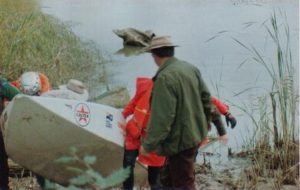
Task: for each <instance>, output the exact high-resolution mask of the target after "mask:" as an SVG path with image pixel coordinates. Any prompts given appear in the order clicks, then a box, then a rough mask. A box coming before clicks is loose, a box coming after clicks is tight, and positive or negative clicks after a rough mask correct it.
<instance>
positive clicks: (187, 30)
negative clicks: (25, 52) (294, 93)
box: [41, 0, 299, 150]
mask: <svg viewBox="0 0 300 190" xmlns="http://www.w3.org/2000/svg"><path fill="white" fill-rule="evenodd" d="M298 3H299V2H298V1H297V0H290V1H287V0H273V1H272V0H261V1H259V0H257V1H255V0H222V1H217V0H184V1H182V0H148V1H147V0H139V1H136V0H109V1H107V0H41V7H42V10H43V11H44V12H45V13H48V14H51V15H53V16H55V17H57V18H58V19H60V20H62V21H67V22H70V23H71V24H72V30H73V31H74V32H75V33H76V34H77V35H78V36H80V37H81V38H82V39H84V40H91V41H93V42H95V43H96V44H97V45H98V46H99V48H100V49H101V50H102V51H103V52H104V53H105V54H106V56H107V57H108V58H110V59H112V60H113V63H112V64H110V65H109V67H108V69H109V71H110V72H111V73H112V77H111V78H110V83H111V84H112V85H113V84H118V85H125V86H126V87H127V88H128V89H129V90H130V93H131V95H133V93H134V91H135V79H136V77H137V76H147V77H151V76H153V75H154V74H155V72H156V70H157V67H156V65H155V64H154V62H153V60H152V58H151V56H150V55H149V54H142V55H139V56H129V57H126V56H124V55H120V54H115V53H116V52H117V51H118V50H120V49H122V48H123V45H122V40H121V38H119V37H117V36H116V35H115V34H114V33H113V32H112V30H113V29H123V28H127V27H133V28H137V29H140V30H147V29H151V30H152V31H154V32H155V33H156V34H157V35H170V36H172V39H173V41H174V43H175V44H178V45H180V47H178V48H176V57H178V58H180V59H183V60H186V61H188V62H190V63H192V64H194V65H196V66H197V67H198V68H199V69H200V71H201V73H202V75H203V78H204V79H205V81H206V82H207V83H208V85H209V87H210V90H211V91H212V94H214V95H216V96H218V97H219V98H220V99H221V100H223V101H225V102H226V103H228V104H229V105H231V112H232V113H233V114H234V115H235V116H236V118H237V120H238V125H237V127H236V128H235V129H234V130H232V129H230V128H227V132H228V134H229V137H230V140H229V143H228V145H227V146H228V147H233V148H238V149H240V148H241V146H242V144H243V143H244V142H245V141H246V140H247V139H248V137H249V136H250V133H251V131H252V129H253V126H252V123H251V122H250V121H249V119H248V117H247V116H246V115H245V114H244V113H243V112H242V111H241V110H240V109H238V108H236V107H235V106H233V105H232V104H235V105H240V106H241V105H242V104H243V103H245V104H246V105H250V104H251V103H252V102H253V101H254V98H255V97H257V96H258V95H260V94H263V93H266V92H267V90H269V89H270V88H271V85H270V84H271V83H270V78H269V77H268V76H267V73H266V72H265V70H264V69H263V67H262V66H259V65H257V64H254V63H253V62H252V63H248V64H244V65H243V66H242V67H240V64H241V63H242V62H243V61H244V60H245V59H246V58H249V54H248V53H247V52H246V51H245V49H243V48H242V47H241V46H240V45H238V44H237V43H236V42H235V41H234V40H233V38H235V39H238V40H240V41H242V42H244V43H245V44H251V45H253V46H254V47H256V48H257V49H258V50H259V51H261V52H262V54H263V55H265V56H266V57H267V60H268V61H274V59H275V54H274V45H273V44H272V42H271V39H270V37H267V32H266V30H265V28H264V27H263V26H262V23H263V22H264V21H265V20H266V19H268V18H270V16H271V14H272V12H273V10H274V9H275V10H281V11H282V12H284V13H286V15H287V19H288V20H287V21H288V24H289V26H290V33H291V34H290V35H291V39H292V40H291V48H292V50H293V59H294V62H295V70H296V71H298V70H299V66H298V60H299V59H298V57H299V56H298V49H299V48H298V42H299V41H298V34H299V26H298V22H299V21H298V13H299V10H298V6H299V5H298ZM252 22H253V23H254V24H253V25H251V26H249V27H247V26H248V24H249V23H252ZM213 37H215V38H214V39H212V40H209V39H211V38H213ZM298 76H299V75H298V72H297V76H296V77H297V79H298ZM248 88H253V90H251V91H246V92H245V93H242V94H241V95H239V96H235V95H236V94H238V93H239V92H242V91H244V90H245V89H248ZM213 133H215V131H213ZM227 146H224V145H222V149H224V150H225V149H226V148H227Z"/></svg>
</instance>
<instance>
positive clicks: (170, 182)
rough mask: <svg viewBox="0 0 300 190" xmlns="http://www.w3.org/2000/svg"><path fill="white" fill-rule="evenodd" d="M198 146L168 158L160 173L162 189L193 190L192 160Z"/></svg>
mask: <svg viewBox="0 0 300 190" xmlns="http://www.w3.org/2000/svg"><path fill="white" fill-rule="evenodd" d="M197 149H198V146H196V147H193V148H190V149H187V150H184V151H181V152H179V153H178V154H175V155H172V156H168V157H167V160H166V162H165V165H164V166H163V168H162V171H161V183H162V185H163V186H164V189H172V190H173V189H174V190H175V189H176V190H195V189H196V187H195V184H194V182H195V175H194V160H195V155H196V150H197Z"/></svg>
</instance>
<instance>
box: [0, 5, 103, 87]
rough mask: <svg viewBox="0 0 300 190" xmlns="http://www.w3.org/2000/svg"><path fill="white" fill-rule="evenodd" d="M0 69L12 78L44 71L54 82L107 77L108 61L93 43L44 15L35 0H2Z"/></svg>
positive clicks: (55, 83) (0, 15)
mask: <svg viewBox="0 0 300 190" xmlns="http://www.w3.org/2000/svg"><path fill="white" fill-rule="evenodd" d="M0 28H1V30H0V49H1V53H0V71H1V73H2V75H4V76H5V77H7V78H8V79H10V80H14V79H17V78H18V77H19V76H20V74H21V73H23V72H24V71H39V72H43V73H45V74H46V75H47V76H48V77H49V79H50V81H51V82H52V84H53V85H59V84H62V83H65V82H66V81H67V80H68V79H70V78H76V79H79V80H83V81H84V82H87V81H91V80H92V78H93V80H95V79H96V80H98V79H99V80H100V79H101V81H103V80H106V76H105V75H106V73H105V71H104V69H103V63H104V62H105V61H104V59H103V57H102V56H101V53H100V52H99V50H98V49H97V48H96V47H95V45H94V44H93V43H90V42H82V41H81V40H80V38H78V37H77V36H76V35H75V34H74V33H72V32H71V29H70V26H68V25H66V24H64V23H62V22H60V21H58V20H57V19H55V18H53V17H51V16H49V15H45V14H43V13H42V12H41V11H40V9H39V8H38V7H37V5H36V2H35V1H28V0H0Z"/></svg>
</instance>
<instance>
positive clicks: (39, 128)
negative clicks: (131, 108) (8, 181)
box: [2, 95, 145, 185]
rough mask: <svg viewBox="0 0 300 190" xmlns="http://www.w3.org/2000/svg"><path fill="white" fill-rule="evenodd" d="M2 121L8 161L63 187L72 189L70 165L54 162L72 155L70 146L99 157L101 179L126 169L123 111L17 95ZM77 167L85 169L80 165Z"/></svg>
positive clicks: (69, 101) (96, 167)
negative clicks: (119, 125)
mask: <svg viewBox="0 0 300 190" xmlns="http://www.w3.org/2000/svg"><path fill="white" fill-rule="evenodd" d="M2 117H3V119H4V122H5V123H4V125H2V130H3V135H4V142H5V148H6V151H7V154H8V156H9V157H10V158H11V159H12V160H14V161H15V162H17V163H18V164H20V165H21V166H23V167H25V168H27V169H29V170H31V171H33V172H35V173H37V174H40V175H42V176H44V177H46V178H48V179H51V180H53V181H55V182H57V183H59V184H63V185H67V184H68V180H69V179H70V178H71V177H73V176H75V173H73V172H71V171H69V170H67V169H66V167H65V165H63V164H61V163H57V162H54V160H56V159H58V158H61V157H62V156H65V155H69V154H70V148H71V147H76V149H77V150H78V154H79V155H80V156H81V157H83V156H84V155H94V156H96V157H97V161H96V163H95V164H94V165H93V169H94V170H96V171H97V172H99V173H100V174H101V175H102V176H108V175H110V174H112V172H113V171H116V170H118V169H120V168H121V167H122V159H123V141H124V137H123V135H122V132H121V129H120V128H119V127H118V123H119V122H125V121H124V118H123V116H122V114H121V112H120V111H119V110H118V109H115V108H113V107H110V106H106V105H101V104H96V103H90V102H80V101H76V100H67V99H59V98H48V97H33V96H25V95H18V96H16V97H15V98H14V99H13V100H12V101H11V102H10V103H9V105H8V106H7V108H6V109H5V110H4V112H3V114H2ZM72 166H75V167H83V166H82V164H80V163H78V162H76V163H72ZM83 168H84V167H83ZM141 172H144V173H145V171H141ZM143 181H144V180H143Z"/></svg>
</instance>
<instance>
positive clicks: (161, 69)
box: [152, 57, 177, 81]
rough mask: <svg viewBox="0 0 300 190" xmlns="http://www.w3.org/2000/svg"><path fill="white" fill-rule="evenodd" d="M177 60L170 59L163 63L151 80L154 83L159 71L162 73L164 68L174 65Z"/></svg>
mask: <svg viewBox="0 0 300 190" xmlns="http://www.w3.org/2000/svg"><path fill="white" fill-rule="evenodd" d="M176 60H177V58H175V57H170V58H169V59H168V60H167V61H166V62H165V63H163V64H162V65H161V66H160V67H159V68H158V70H157V72H156V74H155V76H154V77H153V78H152V80H153V81H155V79H156V77H157V76H158V75H159V73H160V72H161V71H163V70H164V69H165V68H167V67H168V66H169V65H171V64H172V63H174V62H175V61H176Z"/></svg>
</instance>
